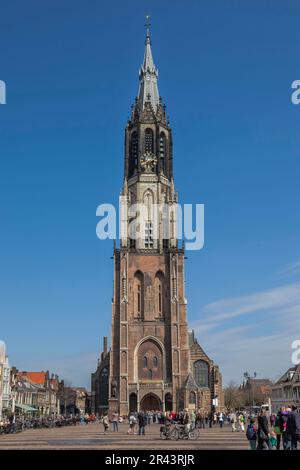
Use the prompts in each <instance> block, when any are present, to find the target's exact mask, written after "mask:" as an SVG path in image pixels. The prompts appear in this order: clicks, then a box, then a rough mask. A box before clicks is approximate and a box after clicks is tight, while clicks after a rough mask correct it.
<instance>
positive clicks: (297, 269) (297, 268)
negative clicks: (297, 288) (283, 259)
mask: <svg viewBox="0 0 300 470" xmlns="http://www.w3.org/2000/svg"><path fill="white" fill-rule="evenodd" d="M296 274H300V260H299V261H293V262H292V263H288V264H287V265H286V266H285V267H284V268H283V269H282V270H281V271H280V272H279V275H280V276H284V277H285V276H293V275H296Z"/></svg>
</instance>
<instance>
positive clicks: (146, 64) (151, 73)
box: [138, 17, 159, 112]
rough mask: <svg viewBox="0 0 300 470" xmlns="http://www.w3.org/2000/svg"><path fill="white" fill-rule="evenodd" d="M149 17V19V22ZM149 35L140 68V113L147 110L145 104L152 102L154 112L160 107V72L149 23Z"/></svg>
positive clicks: (147, 35)
mask: <svg viewBox="0 0 300 470" xmlns="http://www.w3.org/2000/svg"><path fill="white" fill-rule="evenodd" d="M148 20H149V17H147V21H148ZM146 26H147V34H146V41H145V53H144V61H143V65H142V66H141V68H140V74H139V79H140V86H139V93H138V107H139V109H140V111H143V109H144V108H145V103H146V102H150V103H151V105H152V108H153V110H154V112H156V111H157V106H158V105H159V93H158V86H157V79H158V70H157V68H156V67H155V65H154V61H153V56H152V50H151V38H150V23H149V22H148V23H147V25H146Z"/></svg>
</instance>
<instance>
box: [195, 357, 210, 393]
mask: <svg viewBox="0 0 300 470" xmlns="http://www.w3.org/2000/svg"><path fill="white" fill-rule="evenodd" d="M194 378H195V381H196V384H197V385H199V387H208V386H209V365H208V363H207V362H206V361H203V360H201V359H200V360H199V361H196V362H194Z"/></svg>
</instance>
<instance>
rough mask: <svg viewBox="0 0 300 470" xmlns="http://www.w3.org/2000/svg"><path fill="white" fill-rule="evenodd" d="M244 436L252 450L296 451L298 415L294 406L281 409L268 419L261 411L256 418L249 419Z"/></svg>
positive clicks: (298, 438) (299, 428) (299, 418)
mask: <svg viewBox="0 0 300 470" xmlns="http://www.w3.org/2000/svg"><path fill="white" fill-rule="evenodd" d="M246 436H247V439H248V441H249V444H250V448H251V449H252V450H254V449H259V450H272V449H276V450H280V449H281V448H282V449H283V450H296V449H297V445H298V442H299V443H300V413H299V411H298V410H297V407H296V406H292V407H282V408H281V409H280V410H279V411H278V413H277V415H274V414H271V416H270V417H269V418H268V416H267V414H266V412H265V411H261V413H260V414H259V415H258V417H257V418H254V417H250V422H249V424H248V426H247V431H246Z"/></svg>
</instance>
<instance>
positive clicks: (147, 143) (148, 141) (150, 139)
mask: <svg viewBox="0 0 300 470" xmlns="http://www.w3.org/2000/svg"><path fill="white" fill-rule="evenodd" d="M144 152H145V153H153V152H154V133H153V130H152V129H151V127H147V128H146V129H145V134H144Z"/></svg>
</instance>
